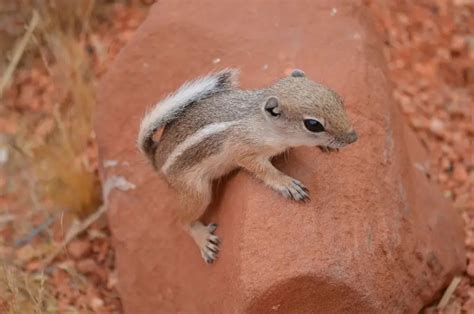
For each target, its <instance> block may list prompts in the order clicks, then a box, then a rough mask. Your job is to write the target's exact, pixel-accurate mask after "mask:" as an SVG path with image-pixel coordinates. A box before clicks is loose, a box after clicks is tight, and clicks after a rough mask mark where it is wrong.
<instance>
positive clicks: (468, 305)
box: [462, 297, 474, 313]
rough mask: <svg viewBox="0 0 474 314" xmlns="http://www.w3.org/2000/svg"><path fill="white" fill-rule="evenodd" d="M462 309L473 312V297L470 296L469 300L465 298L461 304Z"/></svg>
mask: <svg viewBox="0 0 474 314" xmlns="http://www.w3.org/2000/svg"><path fill="white" fill-rule="evenodd" d="M462 309H463V310H464V311H465V312H466V313H474V297H471V298H470V299H469V300H467V301H466V303H464V305H463V306H462Z"/></svg>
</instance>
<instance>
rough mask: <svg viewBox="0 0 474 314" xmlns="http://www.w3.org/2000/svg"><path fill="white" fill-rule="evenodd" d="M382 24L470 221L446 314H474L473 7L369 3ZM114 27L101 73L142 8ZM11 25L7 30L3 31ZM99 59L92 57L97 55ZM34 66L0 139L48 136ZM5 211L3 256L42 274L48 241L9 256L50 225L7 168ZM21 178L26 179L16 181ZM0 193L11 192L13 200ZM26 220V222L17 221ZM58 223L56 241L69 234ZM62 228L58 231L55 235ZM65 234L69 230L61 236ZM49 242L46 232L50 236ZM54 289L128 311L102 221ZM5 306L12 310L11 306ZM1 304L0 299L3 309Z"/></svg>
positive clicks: (402, 91)
mask: <svg viewBox="0 0 474 314" xmlns="http://www.w3.org/2000/svg"><path fill="white" fill-rule="evenodd" d="M366 2H367V3H368V5H369V6H370V8H371V10H372V11H373V13H374V15H375V17H376V25H377V27H378V28H379V30H380V32H381V35H382V38H383V40H384V43H385V54H386V56H387V60H388V62H389V69H390V74H391V77H392V79H393V82H394V93H393V94H394V97H395V99H396V100H397V102H398V104H399V105H400V107H401V109H402V111H403V113H404V114H405V115H406V117H407V120H408V122H409V124H410V126H411V127H412V128H413V129H414V130H416V132H417V134H418V136H419V138H420V139H421V140H422V143H423V145H424V146H425V147H426V148H427V149H428V150H429V151H430V152H431V161H430V163H428V164H425V165H420V167H421V168H422V169H420V170H422V171H425V172H426V173H427V175H430V176H431V177H432V178H436V180H437V181H438V182H439V184H440V185H441V186H442V188H443V191H444V196H445V197H446V198H449V199H451V200H452V201H453V204H454V207H455V210H457V211H459V213H460V214H461V215H462V216H463V218H464V220H465V222H466V246H467V248H468V251H467V256H466V259H467V262H468V263H469V264H468V265H469V266H468V269H467V273H466V274H465V275H464V277H463V278H462V281H461V283H460V285H459V286H458V288H457V289H456V291H455V293H454V295H453V297H452V298H451V300H450V302H449V304H448V306H447V307H446V308H445V309H444V311H443V312H446V313H468V312H473V311H474V190H473V184H474V158H473V154H474V152H473V139H474V123H473V111H474V110H473V109H474V108H473V104H474V103H473V100H474V67H473V66H472V65H473V64H474V3H473V2H472V1H469V0H452V1H441V0H434V1H416V4H414V2H410V1H390V2H388V3H387V2H386V1H366ZM107 14H108V17H107V19H108V20H109V21H110V22H111V26H110V27H105V28H102V29H98V30H96V32H95V34H96V37H95V40H98V41H99V42H101V43H103V45H104V46H105V47H107V61H106V62H105V63H103V64H102V67H100V68H98V69H96V71H97V74H99V75H100V73H102V72H103V71H105V69H106V65H107V64H108V62H110V60H111V59H112V57H113V56H114V55H115V54H116V53H117V52H118V50H119V49H120V47H122V46H123V45H124V44H125V43H126V42H127V40H128V39H129V38H130V37H131V35H132V34H133V30H134V29H135V28H136V27H137V26H138V25H139V23H140V21H141V19H142V18H143V16H144V12H143V11H139V10H138V9H137V8H136V7H134V6H132V7H127V6H124V5H121V4H118V5H116V6H115V7H114V9H113V10H110V11H108V12H107ZM2 27H7V26H4V25H0V28H2ZM92 57H93V56H92ZM38 61H39V62H37V63H35V65H34V66H32V67H30V68H20V69H19V70H18V71H17V72H16V75H15V77H14V83H13V85H12V87H11V89H10V90H9V91H8V92H7V94H6V98H5V104H6V109H5V108H1V110H0V133H5V134H15V132H16V131H17V128H18V125H19V124H18V123H19V121H20V119H21V117H22V113H23V112H30V113H31V112H35V113H37V114H38V116H39V118H38V121H39V122H38V124H37V127H36V129H35V131H34V134H33V136H34V137H38V138H39V139H41V138H42V137H45V136H47V135H48V134H49V132H50V130H51V127H50V126H49V124H50V122H48V121H49V120H50V119H51V112H52V104H51V103H52V99H54V97H55V93H57V91H56V90H55V86H54V81H53V80H52V78H51V77H49V76H48V74H47V71H46V70H45V69H44V66H42V63H41V62H40V60H38ZM94 147H95V146H94V144H93V143H91V145H90V149H88V151H87V152H85V155H87V158H88V159H89V160H90V161H91V165H92V166H91V167H92V168H93V167H96V166H95V165H96V162H95V160H96V151H95V148H94ZM0 173H1V174H2V176H0V189H1V190H2V193H0V211H1V213H2V215H3V214H5V213H7V211H6V209H7V208H8V209H9V212H8V213H13V214H16V215H17V217H15V220H14V221H12V222H9V223H2V224H0V256H1V257H2V258H6V259H7V260H10V261H12V262H13V263H14V264H15V265H17V267H19V268H20V269H22V270H24V271H25V272H26V273H30V274H34V272H35V271H36V270H37V269H38V266H39V265H38V260H39V258H38V257H39V256H42V255H44V254H45V252H44V251H45V247H47V246H45V243H46V242H50V241H51V240H50V238H51V237H50V236H44V235H39V236H36V237H35V238H34V239H32V241H30V242H29V243H28V244H26V245H25V246H23V247H22V248H15V249H12V244H13V242H14V241H15V240H18V239H19V238H21V236H22V235H24V234H28V231H29V230H31V228H33V227H36V226H39V225H42V224H44V221H45V219H46V217H47V216H46V214H45V213H41V212H39V213H38V212H37V213H35V214H31V210H29V209H28V208H25V207H26V206H30V205H26V204H25V202H24V200H23V197H22V196H23V195H24V194H26V193H28V190H27V186H25V188H23V189H22V190H13V191H12V192H11V193H10V192H9V191H11V189H9V188H8V187H9V186H10V181H13V178H12V174H10V176H9V177H7V176H4V174H5V173H4V171H3V170H2V169H1V168H0ZM22 175H24V173H23V171H21V172H18V173H17V174H16V176H17V177H18V176H22ZM3 190H5V191H7V192H6V193H4V192H3ZM20 222H21V223H20ZM63 223H64V221H63V220H62V219H57V220H56V223H55V228H50V229H52V230H53V229H54V230H55V231H56V232H53V231H50V232H49V234H54V235H55V237H53V239H54V240H56V241H58V240H60V238H61V236H62V235H64V230H67V228H65V227H64V225H63ZM58 230H59V232H58ZM61 231H62V232H61ZM46 234H48V232H46ZM48 271H49V272H48V276H47V284H48V286H50V287H51V290H52V296H53V297H54V299H56V300H57V302H58V308H59V309H60V311H61V312H64V311H66V310H67V309H68V308H76V309H78V310H80V311H82V312H84V311H93V312H96V313H113V312H114V313H116V312H120V311H121V305H120V300H119V298H118V296H117V293H116V291H115V289H114V286H115V283H116V281H117V278H116V275H115V272H114V252H113V248H112V247H111V245H110V240H109V231H108V228H107V225H106V222H105V221H99V222H97V223H96V224H95V225H93V227H91V228H90V229H89V230H88V231H87V232H86V233H85V234H83V235H81V236H80V237H79V238H77V239H76V240H75V241H73V242H72V243H71V244H70V245H69V246H68V251H67V252H66V251H64V252H63V253H62V254H60V255H59V256H58V257H57V258H56V260H55V261H54V262H53V263H52V265H51V267H50V268H49V270H48ZM3 306H6V302H5V300H4V302H3ZM1 308H2V302H1V300H0V309H1Z"/></svg>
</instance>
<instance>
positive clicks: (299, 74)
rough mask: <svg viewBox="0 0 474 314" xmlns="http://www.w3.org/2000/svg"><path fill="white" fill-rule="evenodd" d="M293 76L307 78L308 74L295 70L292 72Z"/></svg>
mask: <svg viewBox="0 0 474 314" xmlns="http://www.w3.org/2000/svg"><path fill="white" fill-rule="evenodd" d="M291 76H293V77H305V76H306V74H305V73H304V72H303V71H302V70H300V69H294V70H293V72H291Z"/></svg>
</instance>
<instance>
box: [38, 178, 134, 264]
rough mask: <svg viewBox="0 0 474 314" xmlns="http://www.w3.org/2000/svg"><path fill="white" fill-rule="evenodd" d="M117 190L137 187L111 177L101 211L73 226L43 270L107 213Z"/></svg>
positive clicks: (104, 193)
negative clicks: (109, 199) (110, 196)
mask: <svg viewBox="0 0 474 314" xmlns="http://www.w3.org/2000/svg"><path fill="white" fill-rule="evenodd" d="M114 188H117V189H119V190H122V191H127V190H130V189H135V185H134V184H132V183H130V182H128V181H127V180H126V179H125V178H124V177H121V176H111V177H109V178H108V179H107V180H106V182H105V184H104V188H103V200H104V203H103V204H102V205H101V206H100V207H99V209H98V210H97V211H96V212H94V213H92V214H90V215H89V216H88V217H87V218H86V219H84V220H83V221H82V222H80V223H76V224H73V225H72V226H71V227H70V228H69V230H68V232H67V233H66V236H65V237H64V240H63V241H62V242H61V244H60V245H59V246H58V247H57V248H56V249H55V250H54V251H53V252H52V253H51V254H50V255H49V256H48V257H46V258H45V259H44V260H43V262H42V263H41V269H44V268H46V267H47V266H48V265H49V264H50V263H51V262H52V261H53V260H54V259H55V258H56V257H57V256H58V255H59V254H60V253H61V251H62V250H64V248H65V247H66V246H67V245H68V244H69V242H71V241H72V240H73V239H74V238H75V237H77V236H78V235H79V234H81V233H82V232H84V231H86V230H87V228H89V227H90V226H91V225H92V224H93V223H94V222H96V221H97V220H98V219H99V218H100V217H101V216H102V215H103V214H104V213H105V212H107V210H108V196H109V194H110V192H111V191H112V190H113V189H114Z"/></svg>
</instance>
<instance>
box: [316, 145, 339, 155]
mask: <svg viewBox="0 0 474 314" xmlns="http://www.w3.org/2000/svg"><path fill="white" fill-rule="evenodd" d="M318 147H319V149H320V150H321V151H322V152H323V153H334V152H339V148H331V147H328V146H318Z"/></svg>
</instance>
